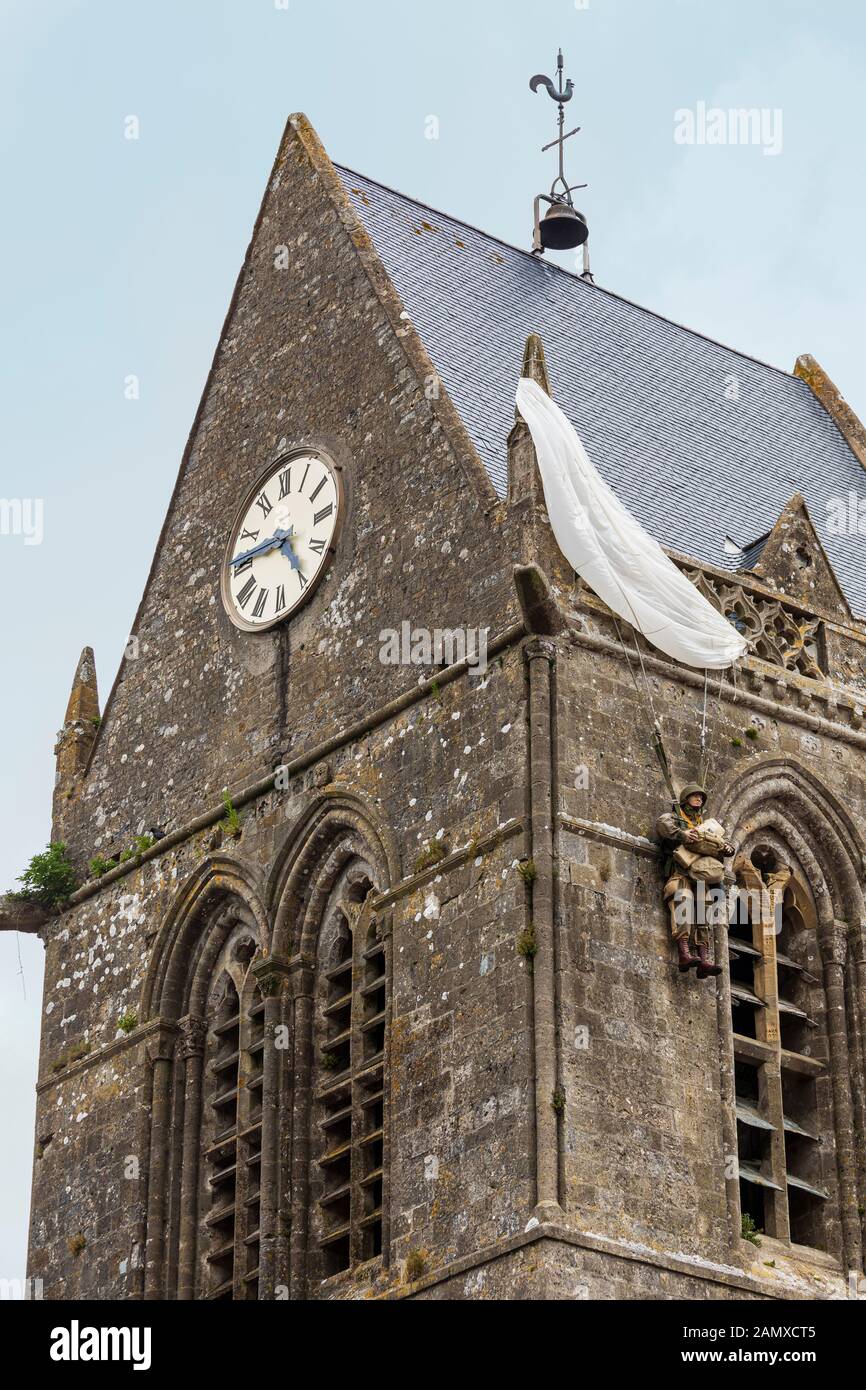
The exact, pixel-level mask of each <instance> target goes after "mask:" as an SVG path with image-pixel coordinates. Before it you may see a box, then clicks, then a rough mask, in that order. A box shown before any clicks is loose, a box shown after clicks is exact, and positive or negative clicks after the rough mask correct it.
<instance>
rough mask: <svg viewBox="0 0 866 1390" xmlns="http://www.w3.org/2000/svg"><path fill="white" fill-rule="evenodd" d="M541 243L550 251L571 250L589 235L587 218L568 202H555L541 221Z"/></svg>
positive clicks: (580, 244) (581, 243)
mask: <svg viewBox="0 0 866 1390" xmlns="http://www.w3.org/2000/svg"><path fill="white" fill-rule="evenodd" d="M540 232H541V244H542V246H543V247H544V248H545V250H548V251H571V250H573V248H574V247H575V246H582V245H583V243H584V242H585V241H586V239H587V237H588V236H589V227H588V226H587V222H586V218H585V217H584V215H583V213H582V212H578V211H577V208H573V207H569V205H568V204H567V203H553V204H552V206H551V207H549V208H548V210H547V212H546V213H545V214H544V217H543V218H542V221H541V228H540Z"/></svg>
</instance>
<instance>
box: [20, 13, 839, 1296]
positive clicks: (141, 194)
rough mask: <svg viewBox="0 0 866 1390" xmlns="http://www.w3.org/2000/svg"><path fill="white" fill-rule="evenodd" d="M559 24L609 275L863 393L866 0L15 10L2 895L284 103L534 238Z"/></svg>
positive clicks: (121, 577)
mask: <svg viewBox="0 0 866 1390" xmlns="http://www.w3.org/2000/svg"><path fill="white" fill-rule="evenodd" d="M560 43H561V44H562V46H563V48H564V49H565V54H566V60H567V64H568V70H569V72H570V73H571V75H572V76H573V78H574V80H575V83H576V87H577V93H576V96H575V98H574V100H573V102H572V103H571V107H570V108H569V124H570V125H572V124H580V125H581V126H582V127H583V131H582V134H581V135H579V136H577V137H576V138H575V139H574V140H572V141H571V142H569V143H570V150H569V168H570V171H573V172H572V177H573V178H574V180H575V181H576V180H577V179H578V178H580V179H581V180H582V179H588V180H589V182H590V187H589V188H588V189H587V190H586V192H585V193H582V194H580V195H579V199H580V205H581V206H582V207H583V208H584V210H585V211H586V213H587V216H588V218H589V221H590V226H591V232H592V242H591V244H592V258H593V269H594V271H595V274H596V279H597V281H598V282H599V283H600V284H602V285H605V286H607V287H609V288H611V289H614V290H616V291H618V292H619V293H621V294H624V295H627V296H630V297H631V298H634V299H637V300H638V301H639V302H641V303H644V304H646V305H648V306H650V307H652V308H654V309H656V310H658V311H659V312H661V313H663V314H666V315H668V316H669V317H671V318H674V319H677V320H680V321H682V322H685V323H687V324H689V325H690V326H692V327H694V328H697V329H699V330H701V331H702V332H705V333H708V334H710V335H712V336H714V337H718V338H720V339H721V340H722V341H723V342H727V343H730V344H731V345H733V346H735V347H737V348H739V349H741V350H743V351H746V352H749V353H752V354H753V355H755V356H757V357H761V358H764V359H765V360H767V361H770V362H773V363H775V364H777V365H778V366H781V367H785V368H787V369H790V368H791V367H792V366H793V363H794V360H795V358H796V357H797V355H798V353H800V352H804V351H808V352H812V353H813V354H814V355H815V356H816V357H817V358H818V360H819V361H820V362H821V364H822V365H823V366H824V367H825V369H826V370H827V371H828V372H829V373H830V375H831V376H832V377H833V378H834V379H835V380H836V382H837V384H838V385H839V386H840V388H841V389H842V391H843V392H844V393H845V394H846V395H847V396H848V398H849V400H850V401H851V404H852V405H853V406H854V408H855V409H858V408H859V410H860V411H861V413H866V380H864V367H866V343H864V340H863V332H862V325H863V322H864V320H866V312H864V311H866V290H864V286H866V268H864V264H863V229H864V212H866V207H864V204H866V160H864V157H863V145H864V131H863V127H864V118H863V114H862V102H863V96H862V93H863V89H864V77H866V55H864V50H866V19H864V11H863V9H862V7H861V6H860V5H858V4H855V3H854V0H847V2H846V3H841V0H835V3H826V2H825V3H823V4H821V5H816V4H814V3H813V0H809V3H806V2H805V0H785V3H784V4H780V3H770V0H761V3H758V2H757V0H726V3H724V4H719V3H718V0H655V3H652V4H648V3H646V0H589V4H588V5H587V6H585V7H584V6H583V5H582V4H578V5H575V3H574V0H542V2H539V0H536V3H531V4H530V3H527V0H495V3H494V0H471V3H467V0H436V3H429V4H426V5H408V4H406V3H405V0H403V3H400V0H355V3H349V0H288V4H287V6H285V7H283V5H282V4H281V0H277V2H276V3H275V0H147V3H146V4H142V3H141V2H140V0H136V3H131V0H39V2H38V3H36V0H18V2H17V3H15V2H14V0H0V151H2V160H0V168H2V174H0V177H2V206H3V217H2V222H0V264H2V267H3V275H2V290H0V295H2V299H0V325H2V327H0V334H2V370H0V392H2V399H0V407H2V421H3V441H2V455H0V457H2V467H0V497H3V498H42V499H44V509H45V522H44V528H45V533H44V541H43V543H42V544H41V545H39V546H25V545H24V544H23V540H22V538H21V537H19V536H4V535H0V593H2V610H0V611H2V647H3V658H4V661H3V680H2V681H0V730H2V759H0V795H2V802H3V806H4V808H5V816H4V833H3V836H2V839H0V888H2V887H4V886H7V885H9V884H11V883H12V880H13V878H14V876H15V875H16V874H17V873H19V872H20V870H21V868H22V867H23V865H24V864H25V863H26V861H27V860H28V859H29V857H30V855H31V854H33V853H34V851H36V850H37V849H40V848H41V847H42V846H43V845H44V843H45V841H46V839H47V837H48V833H49V816H50V805H51V788H52V782H53V756H52V748H53V742H54V737H55V734H56V731H57V729H58V728H59V726H60V724H61V722H62V719H63V713H64V709H65V703H66V699H67V695H68V689H69V684H70V681H71V678H72V674H73V671H74V668H75V664H76V661H77V658H78V655H79V652H80V650H81V648H82V647H83V646H84V645H85V644H90V645H92V646H93V647H94V648H95V651H96V661H97V669H98V673H99V680H100V687H101V693H102V695H103V698H104V696H105V695H106V694H107V692H108V689H109V688H110V685H111V683H112V680H113V678H114V673H115V669H116V666H117V662H118V659H119V656H120V653H121V650H122V648H123V644H124V641H125V639H126V635H127V632H128V629H129V625H130V623H131V622H132V618H133V615H134V613H135V610H136V606H137V603H138V599H139V596H140V593H141V589H142V586H143V583H144V580H145V577H146V574H147V570H148V566H149V562H150V558H151V555H152V551H153V547H154V544H155V542H156V538H157V535H158V532H159V528H160V524H161V521H162V517H163V513H164V509H165V506H166V504H167V502H168V498H169V495H170V492H171V488H172V486H173V483H174V478H175V473H176V469H177V466H178V462H179V459H180V456H181V452H182V450H183V446H184V442H185V439H186V435H187V432H188V430H189V428H190V425H191V423H192V419H193V415H194V413H195V409H196V405H197V403H198V398H199V393H200V391H201V388H202V385H203V383H204V380H205V376H206V373H207V370H208V366H209V364H210V360H211V356H212V354H213V351H214V348H215V346H216V341H217V336H218V334H219V331H220V328H221V325H222V321H223V317H224V315H225V312H226V308H227V306H228V301H229V297H230V295H231V291H232V286H233V283H234V279H235V276H236V274H237V271H238V269H239V266H240V264H241V260H242V257H243V253H244V249H245V247H246V244H247V241H248V239H249V235H250V232H251V229H252V225H253V221H254V218H255V215H256V211H257V209H258V205H259V201H260V198H261V195H262V192H263V190H264V185H265V180H266V178H267V175H268V171H269V169H270V166H271V162H272V160H273V157H274V153H275V151H276V147H277V143H278V141H279V138H280V134H281V131H282V128H283V124H284V121H285V118H286V116H287V114H288V113H289V112H291V111H295V110H303V111H305V112H306V113H307V115H308V116H309V117H310V119H311V120H312V122H313V124H314V125H315V127H316V128H317V130H318V132H319V134H320V136H321V137H322V139H323V141H324V143H325V145H326V147H327V149H328V151H329V153H330V154H331V155H332V157H333V158H335V159H337V160H339V161H341V162H342V163H345V164H348V165H350V166H352V167H354V168H356V169H359V170H361V171H362V172H364V173H366V174H368V175H370V176H371V177H373V178H377V179H379V180H381V181H382V182H384V183H388V184H391V185H393V186H395V187H397V188H399V189H401V190H402V191H404V192H406V193H409V194H411V195H413V196H415V197H418V198H421V199H425V200H427V201H428V202H430V203H431V204H432V205H433V206H434V207H439V208H441V209H443V210H445V211H447V212H450V213H452V214H454V215H456V216H459V217H462V218H464V219H466V220H467V221H470V222H473V223H475V224H476V225H478V226H481V227H483V228H485V229H486V230H489V231H491V232H493V233H495V234H496V235H498V236H501V237H502V238H504V239H505V240H507V241H511V242H514V243H516V244H518V245H524V246H528V245H529V239H530V230H531V225H530V224H531V200H532V198H533V196H534V195H535V194H536V193H537V192H542V191H546V189H547V188H548V187H549V184H550V181H551V179H552V177H553V173H554V168H553V160H554V155H553V153H550V154H547V155H545V156H541V155H540V154H539V152H538V151H539V147H540V146H541V144H543V143H544V142H545V141H546V140H548V139H550V138H551V137H552V135H553V133H554V124H553V122H554V117H555V108H554V107H553V106H552V104H551V103H550V101H549V100H548V98H547V97H546V96H545V95H543V94H539V95H537V96H533V95H532V94H531V93H530V91H529V87H528V80H529V78H530V76H531V75H532V74H533V73H534V72H537V71H544V72H548V73H549V72H551V71H552V69H553V63H554V57H555V52H556V47H557V45H558V44H560ZM700 101H704V102H706V103H707V104H708V105H720V106H723V107H731V106H736V107H743V106H746V107H752V106H756V107H762V108H770V109H774V108H780V109H781V111H782V117H783V145H782V152H781V154H779V155H778V156H776V157H768V156H765V155H764V154H763V153H762V150H761V149H760V148H756V147H751V146H746V147H718V146H707V145H702V146H694V147H685V146H682V145H677V144H676V143H675V142H674V138H673V133H674V113H675V111H676V110H677V109H679V108H683V107H691V108H694V107H696V105H697V103H698V102H700ZM130 115H134V116H137V117H138V119H139V121H140V126H141V136H140V139H139V140H138V141H129V140H126V139H124V121H125V118H126V117H128V116H130ZM431 115H435V116H436V117H438V120H439V123H440V138H439V139H438V140H435V141H434V140H428V139H426V138H425V120H426V118H427V117H428V116H431ZM572 118H573V119H572ZM565 263H566V264H569V265H570V264H571V262H570V260H569V259H566V260H565ZM129 374H135V375H137V376H138V377H139V378H140V382H141V398H140V400H138V401H128V400H126V399H125V398H124V379H125V378H126V377H127V376H128V375H129ZM109 576H110V578H109ZM20 946H21V955H22V959H23V962H24V972H25V978H26V985H27V1000H26V1002H25V1001H24V999H23V997H22V982H21V980H20V979H19V978H18V975H17V972H18V957H17V943H16V940H15V938H14V937H10V936H2V937H0V1041H2V1046H0V1095H2V1097H3V1105H4V1115H5V1117H6V1121H7V1123H6V1136H5V1140H4V1144H3V1147H2V1156H0V1277H5V1278H9V1277H14V1276H15V1275H18V1274H20V1273H21V1272H22V1271H23V1263H24V1243H25V1226H26V1217H27V1202H28V1196H27V1189H28V1187H29V1179H30V1157H31V1152H32V1117H33V1081H34V1077H35V1072H36V1054H37V1045H38V1023H39V996H40V984H41V979H40V977H41V964H42V948H41V946H40V945H39V943H38V942H34V941H32V940H31V939H22V941H21V943H20Z"/></svg>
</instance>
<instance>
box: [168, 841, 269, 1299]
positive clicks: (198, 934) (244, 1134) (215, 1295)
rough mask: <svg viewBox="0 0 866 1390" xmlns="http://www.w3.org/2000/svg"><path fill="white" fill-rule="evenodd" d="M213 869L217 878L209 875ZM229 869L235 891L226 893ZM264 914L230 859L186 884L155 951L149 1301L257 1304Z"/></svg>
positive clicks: (265, 1065) (264, 1071)
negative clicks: (260, 978)
mask: <svg viewBox="0 0 866 1390" xmlns="http://www.w3.org/2000/svg"><path fill="white" fill-rule="evenodd" d="M217 872H219V873H220V878H221V880H222V882H221V883H220V884H219V885H217V884H215V882H214V879H215V877H216V875H217ZM230 876H234V878H235V881H236V882H237V884H238V893H237V895H235V893H233V892H231V891H229V890H227V888H226V886H225V885H226V880H228V879H229V878H230ZM265 931H266V918H265V916H264V913H263V911H262V910H261V908H260V906H259V905H258V903H257V901H256V899H255V896H254V894H253V893H252V892H251V890H250V888H249V886H248V885H247V884H246V883H245V882H244V881H243V880H242V879H241V878H240V877H239V875H238V873H237V869H236V866H235V865H233V864H231V863H226V864H224V865H223V864H220V865H219V866H215V865H214V864H209V865H207V866H206V867H205V870H204V871H203V873H202V874H201V877H200V878H199V879H198V880H196V879H193V880H191V882H190V883H189V884H188V885H186V887H185V888H184V889H183V890H182V891H181V894H180V895H179V898H178V907H177V912H176V914H175V915H174V916H171V915H170V917H169V918H168V920H167V921H166V923H165V926H164V928H163V933H162V939H161V941H160V944H159V947H158V948H157V950H156V951H155V953H154V959H153V963H152V966H151V971H150V977H149V979H148V982H147V985H146V991H145V1009H146V1010H148V1011H150V1012H151V1014H152V1015H154V1016H156V1017H158V1018H159V1021H160V1029H159V1031H158V1032H156V1033H155V1034H154V1043H153V1046H152V1060H153V1079H152V1106H151V1109H152V1120H151V1139H150V1144H151V1149H150V1165H149V1168H150V1171H149V1184H148V1206H147V1257H146V1271H145V1289H144V1292H145V1297H147V1298H178V1299H257V1298H259V1296H260V1287H259V1281H260V1274H261V1261H260V1247H261V1243H262V1233H261V1228H262V1181H261V1167H262V1162H263V1138H264V1141H265V1146H266V1149H267V1154H270V1153H271V1152H272V1151H273V1150H274V1149H275V1144H274V1138H273V1134H272V1132H271V1131H268V1132H266V1134H265V1135H264V1136H263V1126H264V1125H265V1120H266V1118H268V1116H270V1115H271V1113H272V1111H273V1106H271V1107H270V1109H267V1110H266V1107H265V1105H264V1094H265V1090H266V1087H268V1086H269V1087H270V1092H268V1094H271V1093H272V1092H273V1090H274V1087H275V1085H276V1084H277V1082H276V1077H275V1056H274V1049H273V1048H270V1049H268V1048H266V1046H265V1009H266V1001H265V999H264V998H263V997H262V993H261V990H260V987H259V983H258V974H257V972H259V973H260V971H261V966H262V943H263V942H264V941H265V940H266V937H265Z"/></svg>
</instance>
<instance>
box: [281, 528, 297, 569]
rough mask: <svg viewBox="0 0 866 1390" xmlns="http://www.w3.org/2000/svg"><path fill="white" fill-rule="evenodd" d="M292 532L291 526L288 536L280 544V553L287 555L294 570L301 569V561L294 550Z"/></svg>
mask: <svg viewBox="0 0 866 1390" xmlns="http://www.w3.org/2000/svg"><path fill="white" fill-rule="evenodd" d="M291 534H292V531H291V527H290V528H289V534H288V535H287V536H286V538H285V540H284V541H283V543H282V545H281V546H280V554H281V555H285V557H286V559H287V560H288V562H289V564H290V565H291V567H292V569H293V570H299V569H300V568H301V562H300V560H299V559H298V557H297V555H296V554H295V552H294V550H293V549H292V541H291Z"/></svg>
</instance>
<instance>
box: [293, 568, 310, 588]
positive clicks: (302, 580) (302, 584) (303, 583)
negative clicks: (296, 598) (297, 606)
mask: <svg viewBox="0 0 866 1390" xmlns="http://www.w3.org/2000/svg"><path fill="white" fill-rule="evenodd" d="M295 574H296V575H297V576H298V578H299V579H300V581H301V589H302V590H303V589H306V587H307V585H308V584H309V582H310V581H309V579H305V578H304V576H303V575H302V574H301V571H300V570H299V569H298V570H295Z"/></svg>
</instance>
